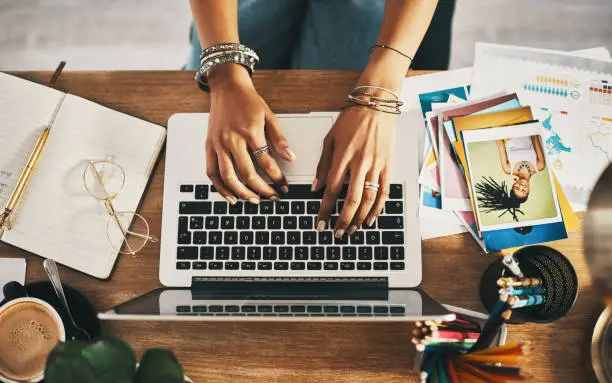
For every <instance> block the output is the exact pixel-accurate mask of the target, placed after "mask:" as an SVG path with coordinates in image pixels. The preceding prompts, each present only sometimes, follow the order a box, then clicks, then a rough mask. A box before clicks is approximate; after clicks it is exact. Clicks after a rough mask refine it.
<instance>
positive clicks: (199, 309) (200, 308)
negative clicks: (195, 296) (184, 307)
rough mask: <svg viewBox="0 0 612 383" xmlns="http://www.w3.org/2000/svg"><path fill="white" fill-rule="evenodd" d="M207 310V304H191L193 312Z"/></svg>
mask: <svg viewBox="0 0 612 383" xmlns="http://www.w3.org/2000/svg"><path fill="white" fill-rule="evenodd" d="M207 311H208V307H207V306H193V312H194V313H205V312H207Z"/></svg>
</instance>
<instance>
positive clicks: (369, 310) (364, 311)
mask: <svg viewBox="0 0 612 383" xmlns="http://www.w3.org/2000/svg"><path fill="white" fill-rule="evenodd" d="M371 313H372V308H371V307H370V306H357V314H371Z"/></svg>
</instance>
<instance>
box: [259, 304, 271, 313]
mask: <svg viewBox="0 0 612 383" xmlns="http://www.w3.org/2000/svg"><path fill="white" fill-rule="evenodd" d="M257 311H258V312H260V313H271V312H272V306H268V305H259V306H257Z"/></svg>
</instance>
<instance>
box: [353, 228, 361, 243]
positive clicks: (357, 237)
mask: <svg viewBox="0 0 612 383" xmlns="http://www.w3.org/2000/svg"><path fill="white" fill-rule="evenodd" d="M351 245H363V232H361V231H356V232H354V233H353V235H351Z"/></svg>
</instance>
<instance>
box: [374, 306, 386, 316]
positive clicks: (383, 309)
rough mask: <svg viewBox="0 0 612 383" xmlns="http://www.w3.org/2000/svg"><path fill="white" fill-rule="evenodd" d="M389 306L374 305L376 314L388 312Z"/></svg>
mask: <svg viewBox="0 0 612 383" xmlns="http://www.w3.org/2000/svg"><path fill="white" fill-rule="evenodd" d="M388 312H389V307H387V306H374V314H387V313H388Z"/></svg>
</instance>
